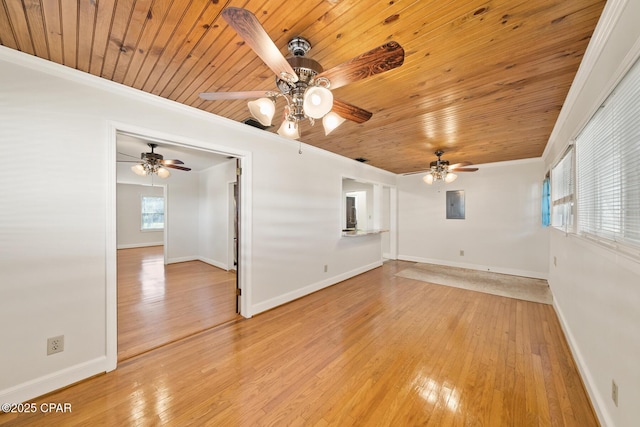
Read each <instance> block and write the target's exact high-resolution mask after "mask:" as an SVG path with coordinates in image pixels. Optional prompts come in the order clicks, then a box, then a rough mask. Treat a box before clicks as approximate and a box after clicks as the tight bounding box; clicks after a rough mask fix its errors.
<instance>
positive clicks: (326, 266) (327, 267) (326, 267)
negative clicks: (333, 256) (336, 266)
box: [324, 264, 329, 273]
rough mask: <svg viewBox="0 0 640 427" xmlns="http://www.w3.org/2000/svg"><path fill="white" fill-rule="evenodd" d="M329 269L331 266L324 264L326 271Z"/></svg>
mask: <svg viewBox="0 0 640 427" xmlns="http://www.w3.org/2000/svg"><path fill="white" fill-rule="evenodd" d="M327 271H329V266H328V265H327V264H325V265H324V272H325V273H326V272H327Z"/></svg>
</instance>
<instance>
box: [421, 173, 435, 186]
mask: <svg viewBox="0 0 640 427" xmlns="http://www.w3.org/2000/svg"><path fill="white" fill-rule="evenodd" d="M422 180H423V181H424V182H426V183H427V184H429V185H431V184H433V174H431V173H428V174H426V175H425V176H424V177H423V178H422Z"/></svg>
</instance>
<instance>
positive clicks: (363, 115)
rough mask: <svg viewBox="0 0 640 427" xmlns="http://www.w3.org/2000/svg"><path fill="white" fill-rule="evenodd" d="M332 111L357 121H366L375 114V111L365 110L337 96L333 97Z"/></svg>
mask: <svg viewBox="0 0 640 427" xmlns="http://www.w3.org/2000/svg"><path fill="white" fill-rule="evenodd" d="M331 111H333V112H334V113H338V115H339V116H341V117H344V118H345V119H347V120H351V121H354V122H356V123H364V122H366V121H367V120H369V119H370V118H371V116H373V113H371V112H369V111H367V110H363V109H362V108H360V107H356V106H355V105H351V104H348V103H346V102H343V101H339V100H337V99H335V98H334V99H333V108H331Z"/></svg>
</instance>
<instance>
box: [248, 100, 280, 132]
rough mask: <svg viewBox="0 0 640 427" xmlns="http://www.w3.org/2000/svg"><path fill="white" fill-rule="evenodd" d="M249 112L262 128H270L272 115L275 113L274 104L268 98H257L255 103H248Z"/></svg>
mask: <svg viewBox="0 0 640 427" xmlns="http://www.w3.org/2000/svg"><path fill="white" fill-rule="evenodd" d="M247 105H248V106H249V112H250V113H251V115H252V116H253V118H254V119H256V120H257V121H259V122H260V124H261V125H263V126H271V121H272V120H273V115H274V114H275V113H276V104H275V103H274V102H273V101H272V100H271V99H269V98H259V99H256V100H255V101H249V102H248V103H247Z"/></svg>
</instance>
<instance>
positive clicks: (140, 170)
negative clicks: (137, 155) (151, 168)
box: [131, 163, 147, 176]
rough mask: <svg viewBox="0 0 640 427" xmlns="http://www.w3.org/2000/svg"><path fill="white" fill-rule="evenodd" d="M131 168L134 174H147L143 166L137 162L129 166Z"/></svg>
mask: <svg viewBox="0 0 640 427" xmlns="http://www.w3.org/2000/svg"><path fill="white" fill-rule="evenodd" d="M131 170H132V171H133V173H135V174H136V175H140V176H146V175H147V171H146V170H145V169H144V166H142V165H141V164H140V163H138V164H137V165H133V166H131Z"/></svg>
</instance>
